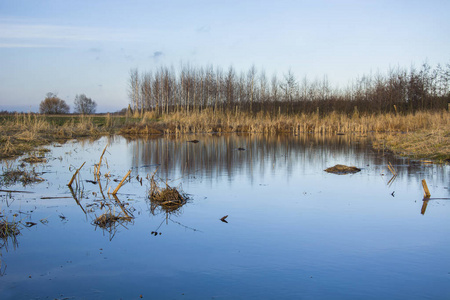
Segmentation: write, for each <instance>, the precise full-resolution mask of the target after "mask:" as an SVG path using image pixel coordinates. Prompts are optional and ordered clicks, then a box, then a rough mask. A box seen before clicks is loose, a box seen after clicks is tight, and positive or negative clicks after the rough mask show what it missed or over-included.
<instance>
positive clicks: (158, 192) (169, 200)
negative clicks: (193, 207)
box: [149, 172, 188, 214]
mask: <svg viewBox="0 0 450 300" xmlns="http://www.w3.org/2000/svg"><path fill="white" fill-rule="evenodd" d="M155 173H156V172H155ZM162 186H163V187H161V186H160V185H159V184H158V183H157V182H156V180H155V174H153V176H152V177H151V178H150V191H149V199H150V203H151V207H150V210H151V213H152V214H155V212H156V210H157V209H160V210H162V211H163V212H165V213H173V212H176V211H177V210H178V209H179V208H181V207H182V206H183V205H184V204H186V202H187V200H188V197H187V196H186V195H185V194H184V193H183V192H182V191H181V188H175V187H171V186H169V185H168V184H167V183H163V184H162ZM180 191H181V192H180Z"/></svg>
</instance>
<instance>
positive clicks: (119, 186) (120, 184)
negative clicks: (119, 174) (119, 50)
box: [112, 170, 131, 195]
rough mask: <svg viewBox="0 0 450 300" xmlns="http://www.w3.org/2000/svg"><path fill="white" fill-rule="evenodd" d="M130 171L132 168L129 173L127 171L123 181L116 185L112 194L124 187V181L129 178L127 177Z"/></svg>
mask: <svg viewBox="0 0 450 300" xmlns="http://www.w3.org/2000/svg"><path fill="white" fill-rule="evenodd" d="M130 173H131V170H129V171H128V173H127V175H125V176H124V177H123V178H122V181H121V182H120V183H119V185H118V186H117V187H116V189H115V190H114V191H113V192H112V195H115V194H117V192H118V191H119V189H120V188H121V187H122V184H123V182H124V181H125V180H126V179H127V177H128V176H129V175H130Z"/></svg>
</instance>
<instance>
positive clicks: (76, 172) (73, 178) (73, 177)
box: [67, 162, 86, 186]
mask: <svg viewBox="0 0 450 300" xmlns="http://www.w3.org/2000/svg"><path fill="white" fill-rule="evenodd" d="M85 163H86V162H84V163H83V164H82V165H81V167H79V168H78V169H77V170H76V171H75V174H73V176H72V179H70V181H69V183H68V184H67V185H68V186H72V183H73V181H74V180H75V177H76V176H77V174H78V172H79V171H80V169H81V168H82V167H83V166H84V164H85Z"/></svg>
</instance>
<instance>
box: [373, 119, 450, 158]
mask: <svg viewBox="0 0 450 300" xmlns="http://www.w3.org/2000/svg"><path fill="white" fill-rule="evenodd" d="M373 146H374V148H376V149H380V150H388V151H392V152H394V153H396V154H398V155H402V156H408V157H411V158H415V159H427V160H428V159H429V160H433V161H436V162H440V163H444V162H446V163H449V162H450V129H449V126H447V129H443V128H438V129H431V130H420V131H417V132H410V133H408V134H404V133H396V134H390V135H383V136H379V137H378V139H377V141H376V142H375V143H374V145H373Z"/></svg>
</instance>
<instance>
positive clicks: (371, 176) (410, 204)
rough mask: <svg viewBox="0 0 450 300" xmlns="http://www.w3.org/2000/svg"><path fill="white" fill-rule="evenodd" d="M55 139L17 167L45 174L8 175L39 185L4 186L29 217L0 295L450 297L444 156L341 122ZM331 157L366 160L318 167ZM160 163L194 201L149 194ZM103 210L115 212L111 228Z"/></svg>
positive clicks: (12, 207)
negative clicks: (392, 146) (432, 158)
mask: <svg viewBox="0 0 450 300" xmlns="http://www.w3.org/2000/svg"><path fill="white" fill-rule="evenodd" d="M194 139H197V140H199V142H198V143H192V142H187V141H188V140H194ZM107 144H108V147H107V150H106V152H105V155H104V156H103V160H102V164H101V167H100V181H98V180H97V179H96V177H95V173H96V171H95V164H98V162H99V160H100V156H101V154H102V151H103V149H104V148H105V146H106V145H107ZM49 149H50V150H51V151H50V152H48V153H46V154H45V156H46V159H47V162H45V163H38V164H33V165H30V164H28V163H24V166H22V168H24V169H27V170H32V169H33V168H34V170H35V171H36V172H37V173H38V174H39V176H40V177H42V178H43V179H44V180H45V181H43V182H40V183H32V184H28V185H25V186H24V185H23V184H22V183H17V184H12V185H6V184H3V185H2V186H1V189H3V190H15V191H25V192H29V193H19V192H13V193H10V192H0V205H1V215H2V217H3V219H5V218H7V220H8V221H13V220H14V221H21V223H20V224H21V226H20V234H19V235H17V236H16V238H15V239H14V238H12V237H9V238H5V239H3V242H1V243H2V244H1V245H2V246H1V249H0V251H1V257H0V259H1V274H2V276H1V277H0V298H1V299H55V298H56V299H140V298H141V297H142V298H144V299H450V200H449V199H448V198H450V191H449V188H450V168H449V166H439V165H432V164H422V163H418V162H414V161H409V160H407V159H401V158H395V157H392V156H390V155H387V154H384V153H378V152H376V151H373V150H371V148H370V146H369V143H368V140H367V138H366V137H358V136H347V135H346V136H332V137H325V136H306V135H305V136H288V135H278V136H264V135H241V136H240V135H236V134H235V135H221V136H214V135H198V136H188V137H180V138H167V137H165V138H156V139H125V138H123V137H118V136H115V137H110V138H106V137H105V138H101V139H99V140H97V141H91V142H89V141H84V142H83V141H78V142H77V141H73V142H69V143H66V144H63V145H54V146H52V147H49ZM239 149H240V150H239ZM83 162H86V163H85V165H84V166H83V168H81V170H80V172H79V176H78V177H77V178H76V180H75V182H74V183H73V184H72V187H73V189H72V190H71V189H69V188H68V186H67V183H68V182H69V181H70V179H71V178H72V175H73V174H74V172H75V170H76V169H77V168H79V167H80V166H81V165H82V164H83ZM389 163H391V164H392V166H393V167H394V169H395V170H396V172H397V173H398V176H397V177H396V178H393V179H392V174H391V172H390V171H389V170H388V167H387V165H388V164H389ZM20 164H22V162H21V161H20V160H17V161H14V162H3V163H2V168H3V171H5V170H8V169H14V168H16V166H18V165H20ZM335 164H345V165H352V166H357V167H359V168H361V169H362V170H361V172H358V173H356V174H351V175H336V174H330V173H327V172H324V169H326V168H328V167H330V166H334V165H335ZM128 170H131V175H130V177H129V178H128V180H126V181H125V184H124V185H123V186H122V187H121V188H120V189H119V191H118V193H117V199H115V198H114V197H113V196H112V195H110V194H108V191H109V192H112V191H113V190H114V189H115V188H116V187H117V186H118V185H119V182H120V181H121V179H122V178H123V177H124V176H125V174H126V173H127V172H128ZM156 170H157V172H156V175H155V176H157V177H159V178H160V179H161V184H163V183H167V184H168V185H169V186H172V187H177V188H178V189H179V190H180V191H183V192H184V193H186V194H187V195H188V197H189V199H188V201H187V203H185V204H184V205H182V206H181V207H176V208H175V209H173V210H168V209H167V208H165V207H164V206H160V205H158V204H155V203H151V202H150V200H149V199H148V192H149V188H150V183H149V180H148V178H149V177H151V175H152V174H153V173H154V172H155V171H156ZM391 179H392V180H391ZM422 179H425V180H426V181H427V183H428V187H429V188H430V191H431V197H432V199H431V200H429V201H427V202H424V201H422V199H423V189H422V185H421V181H422ZM445 198H447V199H445ZM106 212H109V213H111V214H114V215H116V216H121V218H119V219H117V220H115V222H111V223H110V224H109V225H110V226H104V227H103V228H102V226H99V225H97V224H95V220H96V219H97V218H98V217H100V216H101V215H102V214H104V213H106ZM126 215H128V217H129V218H128V217H125V216H126ZM225 216H228V217H226V218H225V219H224V221H225V222H224V221H221V220H220V219H221V218H222V217H225ZM26 222H31V223H26ZM34 223H35V224H36V225H33V224H34ZM26 224H27V225H28V226H30V227H26V226H25V225H26ZM0 241H1V240H0Z"/></svg>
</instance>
